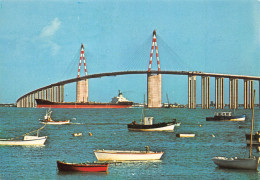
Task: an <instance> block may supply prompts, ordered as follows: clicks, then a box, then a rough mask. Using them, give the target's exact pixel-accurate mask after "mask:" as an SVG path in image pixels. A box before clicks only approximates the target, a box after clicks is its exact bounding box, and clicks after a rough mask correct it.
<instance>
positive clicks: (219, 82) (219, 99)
mask: <svg viewBox="0 0 260 180" xmlns="http://www.w3.org/2000/svg"><path fill="white" fill-rule="evenodd" d="M215 107H216V109H219V108H220V109H224V107H225V103H224V78H218V77H216V78H215Z"/></svg>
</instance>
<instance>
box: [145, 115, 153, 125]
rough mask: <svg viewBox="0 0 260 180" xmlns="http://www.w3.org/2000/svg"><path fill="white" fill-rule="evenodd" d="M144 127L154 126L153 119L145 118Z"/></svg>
mask: <svg viewBox="0 0 260 180" xmlns="http://www.w3.org/2000/svg"><path fill="white" fill-rule="evenodd" d="M144 125H153V117H144Z"/></svg>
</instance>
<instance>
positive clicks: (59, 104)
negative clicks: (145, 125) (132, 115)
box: [36, 99, 133, 108]
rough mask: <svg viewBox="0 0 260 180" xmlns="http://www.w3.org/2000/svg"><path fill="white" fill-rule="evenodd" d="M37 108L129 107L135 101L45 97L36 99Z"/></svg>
mask: <svg viewBox="0 0 260 180" xmlns="http://www.w3.org/2000/svg"><path fill="white" fill-rule="evenodd" d="M36 103H37V108H129V107H132V105H133V102H119V103H95V102H86V103H79V102H51V101H47V100H43V99H36Z"/></svg>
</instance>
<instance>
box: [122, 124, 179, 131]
mask: <svg viewBox="0 0 260 180" xmlns="http://www.w3.org/2000/svg"><path fill="white" fill-rule="evenodd" d="M127 127H128V130H129V131H173V130H174V127H175V124H174V123H158V124H152V125H142V124H133V123H131V124H128V125H127Z"/></svg>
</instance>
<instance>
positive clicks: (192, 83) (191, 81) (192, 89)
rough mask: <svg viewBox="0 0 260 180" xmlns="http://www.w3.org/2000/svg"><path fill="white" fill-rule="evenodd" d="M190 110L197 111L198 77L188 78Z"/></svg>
mask: <svg viewBox="0 0 260 180" xmlns="http://www.w3.org/2000/svg"><path fill="white" fill-rule="evenodd" d="M188 108H189V109H196V76H188Z"/></svg>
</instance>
